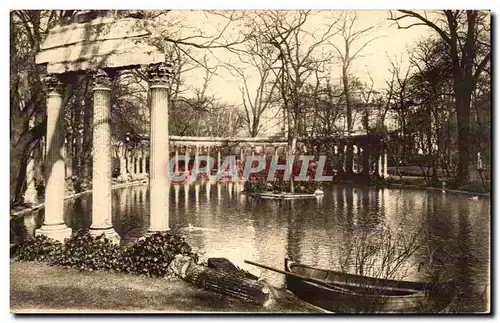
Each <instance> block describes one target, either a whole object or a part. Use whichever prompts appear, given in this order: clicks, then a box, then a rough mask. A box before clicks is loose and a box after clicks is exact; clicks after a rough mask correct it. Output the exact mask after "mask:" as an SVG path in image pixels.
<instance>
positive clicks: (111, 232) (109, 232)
mask: <svg viewBox="0 0 500 323" xmlns="http://www.w3.org/2000/svg"><path fill="white" fill-rule="evenodd" d="M89 232H90V234H91V235H92V236H94V237H98V236H100V235H104V237H105V238H107V239H109V240H110V241H111V242H112V243H114V244H117V245H118V244H120V236H119V235H118V233H116V231H115V229H113V228H106V229H93V228H90V230H89Z"/></svg>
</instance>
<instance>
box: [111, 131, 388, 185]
mask: <svg viewBox="0 0 500 323" xmlns="http://www.w3.org/2000/svg"><path fill="white" fill-rule="evenodd" d="M179 138H182V137H177V138H176V139H175V140H170V148H171V149H170V155H169V160H170V158H174V163H173V165H172V167H173V171H174V173H175V174H176V175H178V174H180V173H184V174H186V175H188V174H191V173H192V172H193V171H197V170H198V169H197V167H199V165H200V164H199V162H197V158H198V157H200V158H201V159H202V160H204V159H203V157H204V156H209V157H212V158H213V160H214V165H213V168H214V169H219V168H220V166H221V164H222V163H223V160H224V158H225V157H226V156H227V155H234V156H235V157H236V160H237V164H238V163H240V162H239V161H242V160H244V158H245V157H246V156H255V155H256V154H257V155H266V154H267V155H268V156H270V157H274V158H276V157H278V156H287V155H288V145H287V143H286V142H274V143H259V142H240V143H238V145H237V146H236V145H234V146H229V145H224V144H221V143H217V142H212V143H211V142H208V141H200V142H194V141H192V140H183V139H179ZM191 139H192V138H191ZM146 146H147V141H146V140H145V141H144V142H143V143H142V144H139V145H135V146H129V147H128V148H124V149H122V151H123V152H122V153H120V154H122V155H120V176H123V177H124V178H129V177H132V178H133V179H134V178H138V176H146V175H147V173H146V170H147V166H146V160H147V158H148V154H149V152H148V150H147V149H146V148H145V147H146ZM124 147H126V146H124ZM333 147H334V151H333V152H334V159H333V160H332V161H331V162H332V165H333V168H334V169H336V170H337V171H339V170H340V171H342V172H346V171H347V170H348V167H349V165H346V151H347V146H346V143H343V142H339V143H337V144H335V145H334V146H333ZM298 152H300V153H303V154H307V153H311V154H312V153H313V152H312V151H311V152H308V151H307V148H306V145H305V144H303V143H302V146H301V148H300V149H297V151H296V153H298ZM353 153H354V157H353V164H352V165H351V167H352V170H353V173H362V172H363V160H364V158H367V157H368V159H370V160H371V161H369V163H368V165H369V168H370V169H369V170H368V172H367V173H369V174H376V175H377V176H380V177H382V178H387V177H388V176H389V175H388V172H387V151H386V149H385V148H378V149H376V151H370V149H369V148H363V146H362V145H359V144H353ZM365 153H366V155H365ZM123 156H128V157H127V158H125V157H123ZM374 158H375V159H376V160H375V159H374ZM240 165H241V166H240V167H243V166H244V164H241V163H240ZM373 165H375V166H373Z"/></svg>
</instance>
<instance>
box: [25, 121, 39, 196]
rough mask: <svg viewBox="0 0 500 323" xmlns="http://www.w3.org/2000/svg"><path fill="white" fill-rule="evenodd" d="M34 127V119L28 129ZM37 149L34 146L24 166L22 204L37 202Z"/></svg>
mask: <svg viewBox="0 0 500 323" xmlns="http://www.w3.org/2000/svg"><path fill="white" fill-rule="evenodd" d="M34 126H35V119H34V118H31V119H30V121H29V127H30V129H31V128H33V127H34ZM37 149H38V148H37V147H36V146H35V147H34V148H33V149H32V151H31V152H30V154H29V157H28V164H27V165H26V191H25V192H24V202H27V203H32V204H36V203H37V202H38V197H37V192H36V186H35V178H36V176H35V154H36V150H37Z"/></svg>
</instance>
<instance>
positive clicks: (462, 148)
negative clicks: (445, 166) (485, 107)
mask: <svg viewBox="0 0 500 323" xmlns="http://www.w3.org/2000/svg"><path fill="white" fill-rule="evenodd" d="M464 96H465V95H463V94H461V95H458V96H457V98H456V99H457V102H456V110H457V126H458V168H457V176H456V181H457V183H466V182H467V181H468V180H469V149H470V147H469V130H470V129H469V128H470V127H469V123H470V120H469V116H470V97H464Z"/></svg>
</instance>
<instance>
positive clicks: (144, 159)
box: [141, 148, 148, 176]
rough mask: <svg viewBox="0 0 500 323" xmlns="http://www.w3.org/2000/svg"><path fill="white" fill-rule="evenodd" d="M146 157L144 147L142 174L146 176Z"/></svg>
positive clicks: (146, 153)
mask: <svg viewBox="0 0 500 323" xmlns="http://www.w3.org/2000/svg"><path fill="white" fill-rule="evenodd" d="M147 158H148V152H147V151H146V149H144V148H143V149H142V160H141V162H142V166H141V167H142V175H144V176H146V175H147V174H148V172H147V171H146V159H147Z"/></svg>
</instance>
